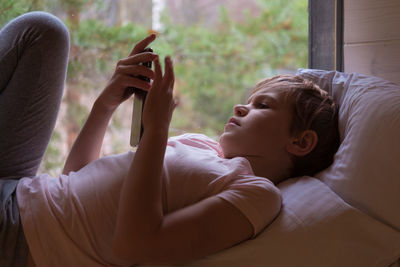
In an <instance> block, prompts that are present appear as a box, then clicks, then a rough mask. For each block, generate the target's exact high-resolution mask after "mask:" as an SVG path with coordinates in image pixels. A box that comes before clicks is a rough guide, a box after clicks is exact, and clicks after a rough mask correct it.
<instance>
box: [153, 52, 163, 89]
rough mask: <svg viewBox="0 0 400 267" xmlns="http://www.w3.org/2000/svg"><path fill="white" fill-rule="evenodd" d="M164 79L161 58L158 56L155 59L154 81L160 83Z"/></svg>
mask: <svg viewBox="0 0 400 267" xmlns="http://www.w3.org/2000/svg"><path fill="white" fill-rule="evenodd" d="M161 80H162V70H161V65H160V60H159V59H158V58H157V59H156V60H154V83H155V84H159V83H160V82H161Z"/></svg>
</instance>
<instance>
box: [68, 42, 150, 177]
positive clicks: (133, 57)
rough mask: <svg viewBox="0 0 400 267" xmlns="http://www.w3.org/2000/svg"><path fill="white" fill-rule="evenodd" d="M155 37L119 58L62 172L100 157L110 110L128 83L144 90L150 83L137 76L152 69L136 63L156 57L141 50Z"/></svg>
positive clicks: (112, 109)
mask: <svg viewBox="0 0 400 267" xmlns="http://www.w3.org/2000/svg"><path fill="white" fill-rule="evenodd" d="M154 39H155V35H150V36H148V37H147V38H145V39H143V40H142V41H141V42H139V43H138V44H137V45H136V46H135V47H134V49H133V50H132V52H131V53H130V55H129V57H127V58H125V59H121V60H120V61H119V62H118V64H117V67H116V70H115V72H114V74H113V76H112V78H111V80H110V82H109V83H108V85H107V86H106V87H105V89H104V90H103V91H102V93H101V94H100V96H99V97H98V98H97V99H96V101H95V102H94V104H93V107H92V110H91V111H90V114H89V117H88V119H87V121H86V122H85V124H84V126H83V128H82V130H81V131H80V133H79V135H78V137H77V139H76V140H75V142H74V144H73V146H72V149H71V151H70V153H69V155H68V157H67V160H66V162H65V165H64V169H63V174H67V173H69V172H70V171H77V170H79V169H81V168H82V167H84V166H85V165H87V164H88V163H90V162H92V161H93V160H96V159H97V158H98V157H99V155H100V150H101V146H102V144H103V139H104V135H105V133H106V130H107V126H108V124H109V122H110V119H111V117H112V114H113V113H114V111H115V110H116V108H117V107H118V106H119V105H120V104H121V103H122V102H124V101H125V100H127V99H128V98H129V97H130V96H129V95H126V93H125V91H126V88H127V87H137V88H140V89H143V90H148V89H149V88H150V83H147V82H145V81H142V80H140V79H138V78H137V76H138V75H142V76H145V77H148V78H153V77H154V72H153V71H152V70H151V69H149V68H146V67H143V66H140V65H139V63H143V62H146V61H153V60H154V59H155V58H156V57H157V55H155V54H153V53H149V52H146V53H141V51H143V49H144V48H145V47H146V46H147V45H149V44H150V43H151V42H152V41H154Z"/></svg>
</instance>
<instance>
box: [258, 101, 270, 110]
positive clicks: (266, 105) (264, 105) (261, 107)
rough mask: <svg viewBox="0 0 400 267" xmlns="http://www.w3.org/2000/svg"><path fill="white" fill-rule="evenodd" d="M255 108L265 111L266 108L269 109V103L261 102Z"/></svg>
mask: <svg viewBox="0 0 400 267" xmlns="http://www.w3.org/2000/svg"><path fill="white" fill-rule="evenodd" d="M255 107H256V108H259V109H265V108H269V105H268V104H267V103H263V102H259V103H255Z"/></svg>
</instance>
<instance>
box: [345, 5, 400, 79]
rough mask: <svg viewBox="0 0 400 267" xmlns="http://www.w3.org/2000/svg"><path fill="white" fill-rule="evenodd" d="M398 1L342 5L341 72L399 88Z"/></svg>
mask: <svg viewBox="0 0 400 267" xmlns="http://www.w3.org/2000/svg"><path fill="white" fill-rule="evenodd" d="M399 14H400V1H399V0H379V1H377V0H345V1H344V71H345V72H359V73H363V74H369V75H374V76H378V77H381V78H384V79H387V80H390V81H393V82H396V83H398V84H400V15H399Z"/></svg>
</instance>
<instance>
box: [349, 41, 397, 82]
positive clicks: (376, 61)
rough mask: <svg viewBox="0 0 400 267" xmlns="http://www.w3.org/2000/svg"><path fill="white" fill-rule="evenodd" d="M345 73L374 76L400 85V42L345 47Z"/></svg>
mask: <svg viewBox="0 0 400 267" xmlns="http://www.w3.org/2000/svg"><path fill="white" fill-rule="evenodd" d="M344 59H345V72H359V73H363V74H368V75H374V76H377V77H381V78H383V79H386V80H389V81H392V82H395V83H398V84H400V41H396V42H383V43H366V44H361V45H345V47H344Z"/></svg>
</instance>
